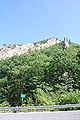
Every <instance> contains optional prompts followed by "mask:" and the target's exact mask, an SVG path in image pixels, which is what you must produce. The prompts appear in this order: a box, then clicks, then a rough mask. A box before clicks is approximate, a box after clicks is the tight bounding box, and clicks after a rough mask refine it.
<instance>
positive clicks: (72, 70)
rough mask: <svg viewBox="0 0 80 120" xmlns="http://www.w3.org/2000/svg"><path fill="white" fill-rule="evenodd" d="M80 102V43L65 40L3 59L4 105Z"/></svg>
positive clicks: (0, 93) (0, 87)
mask: <svg viewBox="0 0 80 120" xmlns="http://www.w3.org/2000/svg"><path fill="white" fill-rule="evenodd" d="M21 93H24V94H26V97H25V99H24V103H25V105H27V106H28V105H55V104H68V103H80V45H77V44H72V43H71V44H70V46H69V48H64V44H63V42H61V43H58V44H57V45H54V46H50V47H49V48H45V49H41V50H40V51H38V50H36V51H35V52H33V53H30V54H28V55H26V54H24V55H20V56H13V57H11V58H6V59H5V60H0V106H21V104H22V103H21V102H22V101H21Z"/></svg>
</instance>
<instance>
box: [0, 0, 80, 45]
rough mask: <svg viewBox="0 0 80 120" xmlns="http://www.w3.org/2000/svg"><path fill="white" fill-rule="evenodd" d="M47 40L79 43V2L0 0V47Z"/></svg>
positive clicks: (74, 0)
mask: <svg viewBox="0 0 80 120" xmlns="http://www.w3.org/2000/svg"><path fill="white" fill-rule="evenodd" d="M50 37H58V38H59V39H63V38H64V37H69V38H70V39H71V41H72V42H75V43H80V0H0V47H1V46H2V45H3V44H4V43H6V44H12V43H15V44H20V43H23V44H25V43H32V42H36V41H39V40H43V39H47V38H50Z"/></svg>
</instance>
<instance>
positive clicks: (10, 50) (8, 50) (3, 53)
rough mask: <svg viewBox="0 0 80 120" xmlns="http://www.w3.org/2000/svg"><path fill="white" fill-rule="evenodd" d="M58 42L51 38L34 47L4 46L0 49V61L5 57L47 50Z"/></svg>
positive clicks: (30, 44) (29, 45)
mask: <svg viewBox="0 0 80 120" xmlns="http://www.w3.org/2000/svg"><path fill="white" fill-rule="evenodd" d="M59 42H60V41H59V40H58V39H57V38H55V37H52V38H50V39H49V40H48V41H47V42H46V43H42V44H40V43H37V44H36V45H35V44H33V43H28V44H25V45H9V46H7V45H6V46H4V47H3V48H1V49H0V59H5V58H6V57H12V56H16V55H21V54H29V53H30V52H33V51H35V50H40V49H44V48H48V47H50V46H52V45H55V44H57V43H59Z"/></svg>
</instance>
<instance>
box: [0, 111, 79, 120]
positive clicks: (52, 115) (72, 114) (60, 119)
mask: <svg viewBox="0 0 80 120" xmlns="http://www.w3.org/2000/svg"><path fill="white" fill-rule="evenodd" d="M0 120H80V111H79V110H77V111H59V112H28V113H0Z"/></svg>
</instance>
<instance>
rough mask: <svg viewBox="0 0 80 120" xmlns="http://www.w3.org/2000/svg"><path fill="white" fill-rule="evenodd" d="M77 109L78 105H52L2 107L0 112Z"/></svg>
mask: <svg viewBox="0 0 80 120" xmlns="http://www.w3.org/2000/svg"><path fill="white" fill-rule="evenodd" d="M74 107H75V108H77V107H80V104H66V105H52V106H27V107H8V108H6V107H4V108H0V111H9V110H11V111H16V112H17V111H22V110H28V111H31V110H32V109H40V110H44V109H58V108H74Z"/></svg>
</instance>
